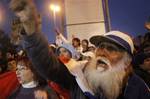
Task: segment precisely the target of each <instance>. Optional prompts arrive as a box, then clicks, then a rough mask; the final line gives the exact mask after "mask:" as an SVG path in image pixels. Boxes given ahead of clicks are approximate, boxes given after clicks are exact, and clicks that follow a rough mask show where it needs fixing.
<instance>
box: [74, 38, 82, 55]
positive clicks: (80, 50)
mask: <svg viewBox="0 0 150 99" xmlns="http://www.w3.org/2000/svg"><path fill="white" fill-rule="evenodd" d="M80 45H81V43H80V39H79V38H77V37H75V38H73V39H72V46H73V47H74V48H75V49H76V50H77V52H79V53H81V52H82V47H81V46H80Z"/></svg>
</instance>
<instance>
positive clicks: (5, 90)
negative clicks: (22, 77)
mask: <svg viewBox="0 0 150 99" xmlns="http://www.w3.org/2000/svg"><path fill="white" fill-rule="evenodd" d="M18 85H19V82H18V80H17V76H16V73H15V72H6V73H4V74H1V75H0V99H7V97H8V96H9V95H10V94H11V93H12V92H13V91H14V89H16V88H17V86H18Z"/></svg>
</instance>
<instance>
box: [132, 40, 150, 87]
mask: <svg viewBox="0 0 150 99" xmlns="http://www.w3.org/2000/svg"><path fill="white" fill-rule="evenodd" d="M133 62H134V65H135V66H134V70H135V73H136V74H137V75H139V76H140V77H141V78H142V79H143V80H144V81H145V82H146V84H147V85H148V86H149V88H150V42H145V43H144V44H143V45H142V48H141V50H140V51H139V52H138V53H136V54H135V56H134V61H133Z"/></svg>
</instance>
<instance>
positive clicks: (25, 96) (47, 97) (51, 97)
mask: <svg viewBox="0 0 150 99" xmlns="http://www.w3.org/2000/svg"><path fill="white" fill-rule="evenodd" d="M16 75H17V79H18V81H19V83H20V86H18V87H17V88H16V90H14V92H13V93H12V94H11V95H10V97H9V99H58V96H57V94H56V93H55V92H54V91H53V90H52V89H51V88H50V87H48V86H47V81H46V80H44V79H43V78H42V77H41V76H40V75H39V74H38V73H37V72H36V70H35V69H34V68H33V66H32V63H31V61H30V60H29V59H28V58H27V57H26V56H22V57H18V59H17V69H16ZM41 93H42V95H41Z"/></svg>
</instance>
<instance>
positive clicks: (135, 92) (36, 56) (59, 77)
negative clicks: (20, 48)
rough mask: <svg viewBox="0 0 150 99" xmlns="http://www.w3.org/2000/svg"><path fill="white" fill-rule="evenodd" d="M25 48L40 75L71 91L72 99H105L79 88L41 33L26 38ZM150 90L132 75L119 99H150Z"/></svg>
mask: <svg viewBox="0 0 150 99" xmlns="http://www.w3.org/2000/svg"><path fill="white" fill-rule="evenodd" d="M24 47H25V49H26V51H27V53H28V56H29V58H30V59H31V60H32V62H33V65H34V66H35V67H36V69H37V70H38V71H39V73H40V74H41V75H42V76H43V77H45V78H46V79H48V80H52V81H54V82H56V83H57V84H59V85H60V86H61V87H63V88H65V89H67V90H69V91H70V94H71V99H87V97H86V96H88V97H89V98H91V99H105V98H100V97H101V96H97V97H95V96H92V95H91V96H90V94H88V93H85V94H84V93H83V92H82V91H81V89H80V87H79V86H78V84H77V82H76V80H75V77H74V76H73V75H71V74H70V72H69V71H68V70H67V68H66V66H64V64H62V63H61V62H60V61H59V60H58V59H57V58H56V56H55V55H54V53H53V52H52V51H49V50H48V42H47V40H46V39H45V37H44V36H43V35H42V34H41V33H38V34H37V33H34V34H33V35H31V36H28V37H27V36H24ZM149 94H150V92H149V90H148V88H147V86H146V85H145V83H144V82H143V81H142V80H141V79H140V78H139V77H138V76H136V75H135V74H133V75H131V76H130V77H129V79H128V83H127V85H126V87H125V88H124V90H123V94H122V95H121V96H120V98H118V99H150V97H149Z"/></svg>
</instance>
